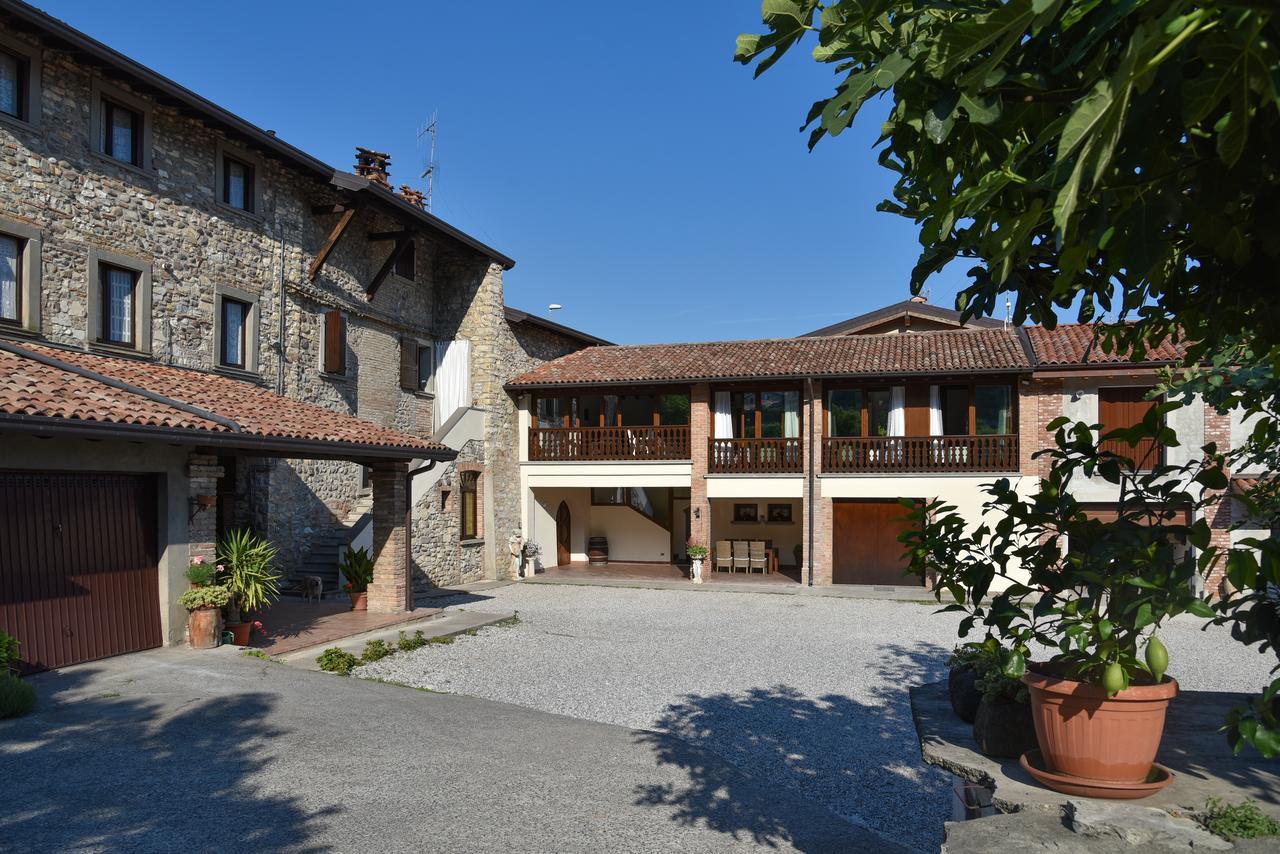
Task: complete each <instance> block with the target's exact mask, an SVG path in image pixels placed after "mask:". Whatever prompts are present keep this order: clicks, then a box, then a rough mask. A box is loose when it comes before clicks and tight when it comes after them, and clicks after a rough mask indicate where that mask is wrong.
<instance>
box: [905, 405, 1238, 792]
mask: <svg viewBox="0 0 1280 854" xmlns="http://www.w3.org/2000/svg"><path fill="white" fill-rule="evenodd" d="M1175 406H1176V404H1157V405H1155V406H1153V407H1152V409H1151V412H1150V413H1149V414H1148V415H1147V417H1146V419H1145V420H1144V422H1143V424H1141V425H1138V426H1137V427H1134V428H1128V429H1122V430H1114V431H1111V432H1109V433H1107V434H1106V435H1104V436H1102V437H1101V438H1100V440H1099V441H1098V442H1095V440H1094V436H1095V432H1096V431H1097V430H1098V428H1097V427H1096V426H1094V427H1090V426H1089V425H1086V424H1084V423H1076V424H1072V423H1071V422H1070V421H1069V420H1068V419H1065V418H1060V419H1057V420H1055V421H1054V422H1053V423H1051V424H1050V425H1049V429H1050V430H1051V431H1053V432H1054V446H1053V447H1051V448H1049V449H1046V450H1044V451H1041V452H1039V454H1037V456H1040V455H1047V456H1049V457H1050V458H1051V462H1052V468H1051V469H1050V471H1049V474H1048V476H1047V477H1046V478H1045V479H1043V480H1041V481H1039V484H1038V488H1037V490H1036V491H1035V492H1034V494H1032V495H1030V496H1026V495H1023V494H1021V493H1019V492H1018V490H1017V489H1016V488H1015V487H1014V486H1013V485H1012V484H1011V483H1010V481H1009V480H1008V479H1005V478H1002V479H1000V480H998V481H996V482H995V483H992V484H990V485H988V486H987V487H985V490H986V493H987V495H988V496H989V500H988V501H987V503H986V504H985V507H984V510H985V512H984V519H986V520H992V519H995V520H998V521H996V522H995V523H994V524H992V523H990V522H988V521H984V522H983V523H982V524H979V525H978V526H977V527H976V528H973V529H969V527H968V525H967V524H966V522H965V521H964V519H963V518H962V517H961V516H960V515H959V514H958V513H957V512H956V508H955V507H953V506H949V505H946V504H945V503H944V502H941V501H933V502H930V503H927V504H925V505H924V506H922V507H920V508H918V509H915V510H914V511H913V517H914V519H915V521H916V522H918V523H919V527H918V528H916V529H914V530H912V531H909V532H907V533H904V534H903V535H902V537H901V539H902V540H903V542H905V543H906V544H907V545H908V548H909V552H910V557H911V565H912V569H913V570H914V571H915V572H917V573H918V574H922V575H925V577H929V574H932V577H933V578H934V582H933V588H934V592H935V594H936V595H937V597H938V599H939V601H941V599H942V596H943V594H944V593H945V594H950V595H951V596H952V597H953V598H954V599H955V601H954V603H951V604H948V605H946V606H945V607H944V608H943V609H942V610H943V611H953V612H962V613H964V614H965V615H966V616H965V617H964V618H963V619H962V620H961V623H960V634H961V636H962V637H963V636H965V635H966V634H968V633H969V632H970V631H972V630H973V629H974V628H975V627H976V626H978V625H982V626H984V627H985V628H986V630H987V632H988V633H989V634H990V635H992V636H994V637H996V638H999V639H1000V640H1001V641H1002V642H1003V643H1004V644H1005V645H1006V646H1008V647H1009V648H1011V649H1015V650H1027V649H1031V648H1033V647H1034V646H1040V647H1043V648H1047V649H1049V650H1052V653H1051V655H1050V656H1049V657H1048V659H1047V660H1045V661H1042V662H1038V663H1031V664H1027V663H1026V662H1025V657H1024V656H1022V655H1017V656H1013V657H1012V658H1011V659H1010V660H1009V662H1008V667H1006V668H1004V675H1005V676H1006V677H1009V678H1018V679H1020V680H1021V681H1022V682H1023V683H1024V684H1025V685H1026V686H1027V689H1028V691H1029V694H1030V700H1031V708H1032V715H1033V718H1034V721H1035V731H1036V736H1037V740H1038V742H1039V746H1040V753H1041V756H1040V757H1031V756H1024V764H1026V763H1028V762H1032V761H1033V760H1035V759H1040V761H1042V762H1043V765H1044V766H1045V770H1047V771H1049V772H1054V773H1058V774H1061V775H1066V776H1068V777H1070V778H1073V779H1078V780H1094V781H1103V782H1104V783H1105V784H1106V785H1107V786H1108V787H1110V788H1112V789H1114V790H1116V792H1117V793H1116V794H1114V795H1113V796H1117V797H1132V796H1133V795H1132V794H1127V795H1126V794H1123V790H1124V788H1125V787H1126V786H1130V787H1132V786H1138V785H1139V784H1141V783H1142V782H1143V781H1145V780H1147V778H1148V776H1149V775H1150V774H1151V772H1152V771H1153V763H1154V760H1155V754H1156V750H1157V749H1158V748H1159V744H1160V739H1161V736H1162V733H1163V728H1164V712H1165V708H1166V707H1167V704H1168V702H1169V701H1170V700H1171V699H1172V698H1173V697H1174V696H1176V694H1177V682H1175V681H1174V680H1173V679H1171V678H1169V677H1167V676H1166V675H1165V669H1166V667H1167V665H1168V652H1167V650H1166V649H1165V647H1164V645H1163V643H1162V642H1161V641H1160V639H1159V637H1158V631H1159V628H1160V626H1161V624H1162V623H1163V622H1164V621H1166V620H1167V619H1169V618H1171V617H1173V616H1176V615H1178V614H1181V613H1184V612H1190V613H1192V614H1195V615H1198V616H1200V617H1204V618H1206V619H1210V618H1213V617H1214V611H1213V609H1212V607H1211V606H1210V604H1209V603H1208V602H1207V601H1206V600H1205V599H1203V598H1201V596H1200V595H1199V594H1198V593H1197V592H1196V586H1197V585H1195V584H1194V583H1193V582H1194V580H1195V579H1196V577H1197V574H1198V573H1199V572H1200V571H1202V570H1203V569H1206V568H1207V565H1208V562H1209V561H1210V560H1211V559H1212V554H1213V553H1212V552H1211V551H1210V552H1209V553H1208V554H1207V555H1205V556H1203V557H1202V559H1201V562H1199V563H1198V562H1197V559H1196V558H1195V556H1194V555H1193V554H1192V552H1191V550H1190V549H1189V548H1187V546H1188V545H1190V546H1195V547H1196V548H1197V549H1201V550H1205V549H1207V548H1208V546H1209V527H1208V524H1207V522H1206V521H1204V519H1203V518H1198V519H1197V520H1196V521H1195V522H1188V521H1187V520H1188V519H1190V518H1193V514H1192V512H1190V511H1192V510H1194V509H1196V501H1197V500H1199V499H1193V498H1192V497H1191V494H1190V492H1191V488H1192V487H1206V488H1208V489H1211V490H1212V489H1222V488H1223V487H1225V486H1226V477H1225V475H1224V474H1223V471H1222V467H1221V459H1220V458H1218V457H1217V456H1216V454H1215V453H1214V449H1213V448H1212V447H1206V449H1205V451H1206V453H1205V454H1204V455H1203V456H1197V457H1193V459H1192V460H1191V461H1190V462H1187V463H1184V464H1182V465H1165V464H1162V463H1159V462H1152V461H1151V459H1143V458H1141V457H1140V454H1139V453H1136V452H1135V453H1134V454H1133V456H1139V457H1140V458H1139V459H1137V460H1135V459H1132V458H1130V456H1128V455H1126V454H1124V453H1120V452H1117V451H1113V450H1104V449H1103V448H1104V447H1116V445H1115V444H1114V443H1115V442H1121V443H1126V445H1124V446H1121V447H1126V446H1127V447H1132V448H1134V449H1135V451H1137V452H1141V454H1145V455H1147V456H1148V457H1152V456H1158V455H1159V448H1160V447H1165V448H1170V447H1176V446H1177V440H1176V437H1175V436H1174V435H1173V433H1172V431H1170V430H1169V429H1168V428H1166V427H1164V426H1163V422H1162V416H1163V414H1164V413H1165V412H1167V411H1169V410H1170V409H1172V408H1174V407H1175ZM1144 440H1147V441H1144ZM1102 442H1107V443H1111V444H1109V445H1101V443H1102ZM1083 478H1090V479H1091V480H1092V481H1093V483H1094V485H1095V486H1096V485H1097V484H1098V482H1101V483H1104V484H1109V485H1110V487H1111V488H1112V489H1113V490H1114V491H1115V494H1117V495H1118V502H1117V504H1116V518H1115V519H1114V520H1109V519H1101V518H1097V517H1095V516H1094V515H1091V514H1090V513H1088V512H1086V510H1087V508H1085V507H1084V506H1082V505H1081V503H1080V502H1079V501H1078V500H1077V498H1075V497H1074V495H1073V491H1074V490H1073V487H1075V486H1076V483H1075V481H1076V480H1077V479H1083ZM908 506H910V505H908ZM1200 563H1203V564H1205V565H1204V566H1201V565H1200ZM1028 770H1030V771H1032V773H1035V770H1034V769H1033V768H1031V767H1030V766H1029V767H1028ZM1041 779H1042V780H1043V779H1044V778H1043V777H1042V778H1041ZM1166 781H1167V778H1166Z"/></svg>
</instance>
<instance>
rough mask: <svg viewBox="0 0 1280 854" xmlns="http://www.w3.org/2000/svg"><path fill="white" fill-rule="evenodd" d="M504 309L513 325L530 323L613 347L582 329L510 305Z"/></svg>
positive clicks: (599, 344)
mask: <svg viewBox="0 0 1280 854" xmlns="http://www.w3.org/2000/svg"><path fill="white" fill-rule="evenodd" d="M503 309H504V311H505V312H506V317H507V320H508V321H509V322H511V323H528V324H531V325H533V326H541V327H542V328H544V329H549V330H551V331H552V332H557V333H559V334H561V335H564V336H565V337H568V338H576V339H577V340H579V341H582V342H583V343H586V344H591V345H596V346H601V347H611V346H613V342H612V341H606V340H605V339H603V338H598V337H596V336H595V335H592V334H590V333H588V332H583V331H582V330H580V329H574V328H573V327H572V326H565V325H564V324H562V323H556V322H555V321H554V320H547V319H546V318H545V317H538V316H537V315H536V314H530V313H529V312H527V311H521V310H520V309H518V308H512V307H511V306H509V305H508V306H503Z"/></svg>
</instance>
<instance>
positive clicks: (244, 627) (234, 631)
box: [227, 623, 253, 646]
mask: <svg viewBox="0 0 1280 854" xmlns="http://www.w3.org/2000/svg"><path fill="white" fill-rule="evenodd" d="M252 629H253V623H230V624H228V625H227V631H229V632H231V635H232V636H233V637H234V638H235V645H236V646H248V645H249V632H250V631H251V630H252Z"/></svg>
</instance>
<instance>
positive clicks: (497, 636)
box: [363, 585, 1274, 851]
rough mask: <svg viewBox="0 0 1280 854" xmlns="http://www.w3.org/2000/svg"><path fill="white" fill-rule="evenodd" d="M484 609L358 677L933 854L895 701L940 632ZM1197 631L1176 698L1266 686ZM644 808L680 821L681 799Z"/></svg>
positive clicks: (822, 615) (1179, 627) (590, 601)
mask: <svg viewBox="0 0 1280 854" xmlns="http://www.w3.org/2000/svg"><path fill="white" fill-rule="evenodd" d="M486 595H491V596H492V597H493V601H492V602H488V603H483V604H481V603H475V607H477V608H488V609H492V610H498V609H499V608H501V609H517V610H518V611H519V614H520V617H521V620H522V622H521V624H520V625H518V626H516V627H514V628H510V629H496V628H495V629H486V630H483V631H482V632H481V633H480V635H478V636H477V637H467V638H460V639H459V640H458V642H457V643H455V644H453V645H451V646H439V647H429V648H425V649H422V650H419V651H417V652H415V653H412V654H410V655H399V656H396V657H394V658H390V659H386V660H385V661H382V662H378V663H376V664H374V665H371V666H370V667H367V668H363V672H365V673H366V674H367V675H373V676H382V677H385V678H393V679H397V680H402V681H405V682H408V683H411V684H415V685H420V686H431V687H434V688H436V689H439V690H445V691H453V692H458V693H461V694H470V695H475V696H481V697H487V698H490V699H495V700H504V701H507V702H512V703H518V704H520V705H522V706H528V707H530V708H535V709H541V710H544V711H549V712H558V713H561V714H565V715H572V716H574V717H578V718H583V719H588V720H596V721H605V722H609V723H615V724H621V725H625V726H630V727H636V728H645V729H652V730H657V731H659V732H662V733H670V734H674V735H676V736H679V738H680V739H681V741H682V742H684V743H688V744H692V745H695V746H698V747H702V748H705V749H707V750H709V751H711V752H713V753H715V754H717V755H719V756H720V757H722V758H725V759H727V760H729V761H730V762H732V763H733V764H735V765H736V766H738V767H739V768H742V769H744V770H746V771H747V772H748V773H750V774H752V775H753V776H755V777H757V778H760V779H762V780H763V781H765V782H766V783H767V784H769V785H770V786H771V787H772V788H773V790H774V791H776V792H779V793H782V792H795V793H798V794H800V795H801V796H803V797H804V798H805V799H806V800H807V801H809V802H811V803H814V804H818V805H823V806H826V807H827V808H828V809H830V810H831V811H832V812H833V813H834V814H837V815H840V816H843V817H845V818H847V819H848V820H850V821H852V822H860V823H863V824H865V825H867V826H870V827H871V828H874V829H876V830H878V831H880V832H881V833H883V834H884V835H885V836H886V837H887V838H889V839H892V840H895V841H899V842H903V843H905V844H907V845H909V846H910V847H912V848H914V849H916V850H920V851H929V850H937V847H938V844H939V843H940V842H941V838H942V823H943V821H944V820H945V819H946V818H948V817H949V812H950V797H951V795H950V789H949V780H948V778H946V777H944V776H943V775H942V774H941V773H940V772H938V771H937V770H935V769H933V768H931V767H929V766H925V765H923V764H922V763H921V761H920V750H919V743H918V741H917V739H916V735H915V730H914V725H913V722H912V719H911V710H910V703H909V698H908V694H907V689H908V688H909V687H910V686H912V685H915V684H919V683H922V682H927V681H932V680H935V679H938V678H941V677H942V675H943V664H944V662H945V659H946V656H947V654H948V652H949V651H950V649H951V648H952V646H954V644H955V643H956V635H955V632H956V625H957V623H958V619H957V618H956V617H955V616H954V615H938V614H934V613H933V612H934V610H935V609H936V606H935V605H928V604H915V603H908V602H888V601H876V600H863V599H835V598H825V597H814V596H806V595H768V594H760V593H746V594H743V593H720V592H701V591H678V592H677V591H668V590H637V589H619V588H600V587H582V586H550V585H513V586H510V587H505V588H502V589H499V590H494V591H490V592H489V593H488V594H486ZM462 607H467V606H466V605H463V606H462ZM1199 628H1200V622H1199V621H1197V620H1188V621H1183V622H1180V623H1178V624H1176V625H1173V626H1170V627H1169V628H1168V629H1167V630H1166V631H1164V632H1163V635H1164V639H1165V642H1166V644H1167V645H1168V647H1169V650H1170V672H1171V673H1173V674H1174V675H1175V676H1177V677H1178V679H1179V681H1180V682H1181V683H1182V684H1183V685H1184V686H1185V687H1186V688H1189V689H1202V690H1235V691H1238V690H1250V689H1256V688H1258V687H1260V686H1262V685H1265V684H1266V683H1267V682H1269V681H1270V679H1269V677H1268V675H1267V668H1268V666H1269V665H1270V664H1271V663H1273V662H1274V659H1272V658H1271V657H1270V656H1269V655H1265V656H1260V655H1254V654H1251V653H1247V652H1245V653H1243V654H1242V651H1241V650H1240V648H1239V646H1238V644H1236V643H1235V642H1234V641H1232V640H1231V639H1230V638H1229V637H1228V636H1226V635H1225V634H1224V633H1222V632H1209V633H1202V632H1200V631H1199ZM651 738H652V739H653V741H654V743H655V744H658V743H659V742H660V739H659V737H658V736H652V737H651ZM667 744H670V742H667ZM664 750H665V748H662V747H659V748H658V755H659V756H663V757H664V759H666V760H668V761H671V762H673V763H675V764H676V765H679V764H680V762H681V760H680V759H679V758H678V757H674V756H665V755H664ZM650 800H651V801H653V802H654V803H662V804H665V805H667V806H669V807H671V806H674V807H676V808H679V807H680V803H681V796H680V794H679V793H675V794H670V793H663V792H660V791H654V792H653V793H652V795H651V797H650Z"/></svg>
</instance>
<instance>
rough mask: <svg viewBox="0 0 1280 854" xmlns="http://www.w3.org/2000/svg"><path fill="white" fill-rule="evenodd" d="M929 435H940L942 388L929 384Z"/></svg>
mask: <svg viewBox="0 0 1280 854" xmlns="http://www.w3.org/2000/svg"><path fill="white" fill-rule="evenodd" d="M929 435H930V436H941V435H942V390H941V389H939V388H938V387H937V386H936V385H931V386H929Z"/></svg>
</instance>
